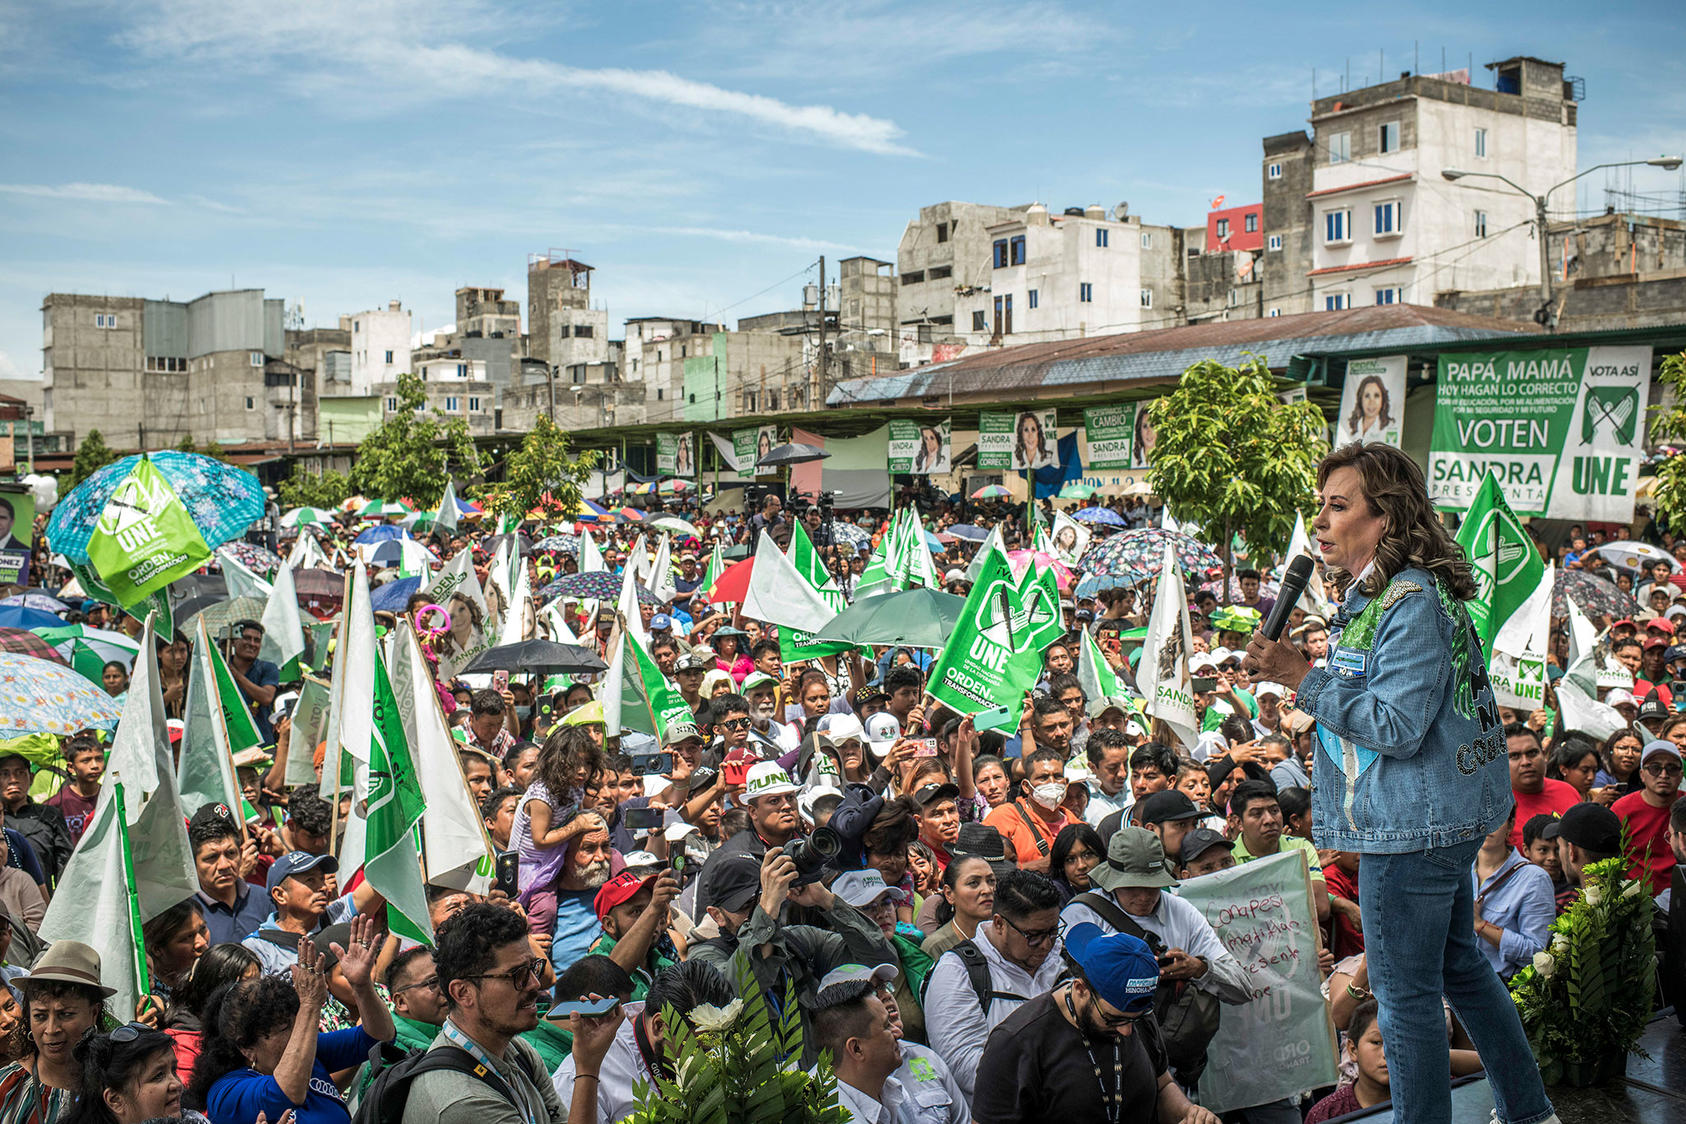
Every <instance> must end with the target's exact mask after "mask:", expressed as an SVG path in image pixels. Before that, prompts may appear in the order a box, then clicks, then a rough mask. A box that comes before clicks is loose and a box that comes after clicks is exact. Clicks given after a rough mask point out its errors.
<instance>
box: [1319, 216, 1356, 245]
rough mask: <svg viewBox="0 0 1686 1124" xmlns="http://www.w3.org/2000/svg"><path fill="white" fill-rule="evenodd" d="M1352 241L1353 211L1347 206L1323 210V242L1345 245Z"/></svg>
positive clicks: (1325, 243)
mask: <svg viewBox="0 0 1686 1124" xmlns="http://www.w3.org/2000/svg"><path fill="white" fill-rule="evenodd" d="M1351 241H1352V212H1351V211H1349V210H1347V209H1346V208H1345V207H1342V208H1340V209H1339V210H1334V211H1324V212H1323V243H1324V245H1326V246H1344V245H1347V244H1348V243H1350V242H1351Z"/></svg>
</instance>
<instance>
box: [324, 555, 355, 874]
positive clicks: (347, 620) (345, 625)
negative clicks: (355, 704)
mask: <svg viewBox="0 0 1686 1124" xmlns="http://www.w3.org/2000/svg"><path fill="white" fill-rule="evenodd" d="M352 576H353V571H350V570H348V571H346V575H345V584H344V586H343V587H342V588H343V592H342V593H341V594H340V626H339V628H338V629H336V630H335V637H334V659H336V660H338V659H342V658H343V657H344V656H345V639H346V632H347V631H348V630H349V628H350V625H351V592H352V589H353V581H352ZM344 705H345V699H344V698H343V697H342V698H341V699H340V706H341V707H344ZM335 733H336V735H338V731H337V730H336V731H335ZM344 752H345V739H344V738H343V737H341V738H340V745H339V747H338V752H336V753H335V754H334V806H333V807H332V808H330V809H328V853H329V854H330V855H332V854H334V853H335V852H336V851H337V850H338V849H339V834H340V776H341V774H342V771H343V770H342V769H341V762H342V758H341V754H343V753H344Z"/></svg>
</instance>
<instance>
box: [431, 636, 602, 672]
mask: <svg viewBox="0 0 1686 1124" xmlns="http://www.w3.org/2000/svg"><path fill="white" fill-rule="evenodd" d="M608 666H609V665H608V664H606V663H604V662H603V661H602V660H601V659H599V658H598V657H597V653H596V652H593V651H592V650H591V649H590V648H582V647H580V646H579V645H578V644H556V643H553V642H552V641H549V640H539V639H536V638H535V639H533V640H520V641H517V642H516V643H514V644H500V645H498V646H497V647H496V648H488V649H487V650H486V651H484V652H481V653H480V654H479V655H478V656H475V657H474V659H473V661H471V662H470V663H469V665H468V666H467V667H465V668H463V671H465V672H476V671H482V672H483V671H538V672H546V673H549V674H556V673H565V672H585V671H603V670H604V669H605V668H607V667H608Z"/></svg>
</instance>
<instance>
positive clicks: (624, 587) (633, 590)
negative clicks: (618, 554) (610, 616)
mask: <svg viewBox="0 0 1686 1124" xmlns="http://www.w3.org/2000/svg"><path fill="white" fill-rule="evenodd" d="M638 542H639V544H640V546H642V544H643V542H644V540H643V539H639V540H638ZM635 550H636V548H635ZM636 553H642V550H636ZM615 610H616V611H617V612H618V613H620V615H621V622H622V623H621V627H622V628H624V629H626V630H627V631H628V632H631V633H632V634H633V635H634V636H636V637H638V642H639V643H641V644H648V643H649V642H650V637H649V634H648V633H646V632H645V631H644V615H643V614H642V613H640V612H639V611H638V567H636V566H634V565H633V562H632V558H630V557H629V558H628V559H627V560H626V566H625V568H623V569H622V570H621V595H620V598H619V599H618V600H617V601H616V602H615Z"/></svg>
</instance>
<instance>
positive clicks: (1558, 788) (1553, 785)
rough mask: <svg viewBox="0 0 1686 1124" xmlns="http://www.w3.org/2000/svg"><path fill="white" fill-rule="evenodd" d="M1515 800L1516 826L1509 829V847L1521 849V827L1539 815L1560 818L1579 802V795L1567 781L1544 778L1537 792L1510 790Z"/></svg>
mask: <svg viewBox="0 0 1686 1124" xmlns="http://www.w3.org/2000/svg"><path fill="white" fill-rule="evenodd" d="M1510 794H1511V796H1512V797H1514V798H1515V799H1516V826H1515V827H1513V828H1511V829H1510V845H1511V846H1512V847H1515V848H1516V849H1517V850H1518V851H1520V850H1521V849H1522V825H1523V824H1525V823H1527V822H1528V821H1529V820H1531V819H1533V818H1534V817H1535V816H1537V815H1540V814H1541V813H1547V812H1549V813H1550V814H1551V815H1554V816H1561V815H1562V814H1563V813H1564V812H1567V811H1568V810H1569V809H1570V808H1573V807H1574V806H1575V805H1576V804H1579V803H1580V802H1581V794H1580V793H1579V792H1576V791H1575V786H1574V785H1572V784H1570V783H1569V782H1568V781H1554V780H1552V779H1551V778H1550V777H1547V778H1545V787H1544V788H1542V789H1541V790H1540V791H1538V792H1517V791H1516V790H1515V789H1512V790H1511V793H1510Z"/></svg>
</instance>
